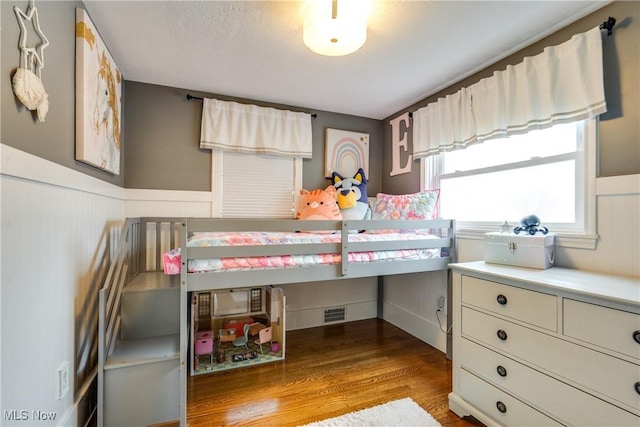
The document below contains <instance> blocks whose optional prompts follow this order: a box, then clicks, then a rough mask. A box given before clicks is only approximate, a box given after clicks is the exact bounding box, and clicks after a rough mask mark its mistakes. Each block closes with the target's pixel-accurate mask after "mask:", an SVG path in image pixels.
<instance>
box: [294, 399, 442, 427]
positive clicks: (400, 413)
mask: <svg viewBox="0 0 640 427" xmlns="http://www.w3.org/2000/svg"><path fill="white" fill-rule="evenodd" d="M342 426H349V427H360V426H379V427H390V426H402V427H414V426H415V427H418V426H421V427H425V426H426V427H441V425H440V423H439V422H437V421H436V420H435V419H434V418H433V417H432V416H431V414H429V413H428V412H427V411H425V410H424V409H422V408H421V407H420V406H418V404H417V403H416V402H414V401H413V400H412V399H411V398H410V397H405V398H404V399H400V400H394V401H392V402H388V403H384V404H382V405H378V406H374V407H372V408H367V409H363V410H361V411H357V412H350V413H348V414H345V415H342V416H340V417H335V418H329V419H326V420H323V421H316V422H314V423H311V424H307V425H306V426H304V427H342Z"/></svg>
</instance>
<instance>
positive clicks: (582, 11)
mask: <svg viewBox="0 0 640 427" xmlns="http://www.w3.org/2000/svg"><path fill="white" fill-rule="evenodd" d="M345 1H346V0H345ZM355 1H357V0H355ZM607 3H608V2H597V1H575V0H571V1H560V0H557V1H538V0H534V1H398V0H393V1H392V0H373V6H372V11H371V14H370V16H369V25H368V38H367V42H366V43H365V45H364V46H363V47H362V48H361V49H360V50H358V51H357V52H355V53H353V54H351V55H347V56H342V57H326V56H321V55H318V54H315V53H312V52H311V51H310V50H308V49H307V48H306V47H305V45H304V44H303V42H302V22H303V12H304V9H305V7H304V6H305V3H304V1H302V0H299V1H96V0H85V5H86V8H87V10H88V12H89V15H90V16H91V18H92V20H93V21H94V24H95V25H96V27H97V28H98V31H99V32H100V34H101V36H102V38H103V40H104V41H105V43H106V45H107V46H108V47H109V50H110V52H111V54H112V56H113V58H114V59H115V61H116V63H117V64H118V66H119V67H120V70H121V71H122V74H123V75H124V78H125V79H126V80H130V81H137V82H143V83H151V84H157V85H162V86H170V87H175V88H183V89H187V90H192V91H201V92H205V93H212V94H220V95H228V96H234V97H240V98H248V99H252V100H259V101H266V102H271V103H277V104H284V105H290V106H296V107H301V108H304V109H308V110H310V111H315V110H324V111H333V112H338V113H344V114H350V115H356V116H362V117H368V118H373V119H383V118H386V117H388V116H390V115H392V114H394V113H396V112H398V111H400V110H402V109H403V108H405V107H407V106H409V105H412V104H413V103H415V102H417V101H419V100H421V99H424V98H425V97H427V96H429V95H431V94H433V93H435V92H437V91H438V90H441V89H444V88H445V87H447V86H449V85H450V84H452V83H455V82H456V81H459V80H461V79H462V78H464V77H466V76H468V75H470V74H472V73H474V72H477V71H479V70H481V69H482V68H484V67H486V66H488V65H490V64H491V63H493V62H495V61H497V60H500V59H502V58H504V57H506V56H508V55H509V54H511V53H514V52H516V51H517V50H519V49H521V48H523V47H525V46H527V45H529V44H531V43H533V42H535V41H537V40H539V39H540V38H542V37H544V36H546V35H548V34H551V33H553V32H555V31H557V30H558V29H560V28H562V27H564V26H566V25H568V24H569V23H571V22H573V21H575V20H577V19H579V18H581V17H583V16H585V15H587V14H589V13H591V12H593V11H594V10H597V9H599V8H600V7H602V6H604V5H606V4H607ZM604 20H606V17H603V21H604Z"/></svg>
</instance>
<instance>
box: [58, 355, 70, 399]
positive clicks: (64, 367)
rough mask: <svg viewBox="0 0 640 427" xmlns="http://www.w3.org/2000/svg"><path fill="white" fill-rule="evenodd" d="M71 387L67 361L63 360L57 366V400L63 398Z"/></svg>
mask: <svg viewBox="0 0 640 427" xmlns="http://www.w3.org/2000/svg"><path fill="white" fill-rule="evenodd" d="M70 388H71V374H70V372H69V362H68V361H66V362H63V363H62V364H61V365H60V366H59V367H58V400H60V399H63V398H64V397H65V396H66V395H67V393H68V392H69V389H70Z"/></svg>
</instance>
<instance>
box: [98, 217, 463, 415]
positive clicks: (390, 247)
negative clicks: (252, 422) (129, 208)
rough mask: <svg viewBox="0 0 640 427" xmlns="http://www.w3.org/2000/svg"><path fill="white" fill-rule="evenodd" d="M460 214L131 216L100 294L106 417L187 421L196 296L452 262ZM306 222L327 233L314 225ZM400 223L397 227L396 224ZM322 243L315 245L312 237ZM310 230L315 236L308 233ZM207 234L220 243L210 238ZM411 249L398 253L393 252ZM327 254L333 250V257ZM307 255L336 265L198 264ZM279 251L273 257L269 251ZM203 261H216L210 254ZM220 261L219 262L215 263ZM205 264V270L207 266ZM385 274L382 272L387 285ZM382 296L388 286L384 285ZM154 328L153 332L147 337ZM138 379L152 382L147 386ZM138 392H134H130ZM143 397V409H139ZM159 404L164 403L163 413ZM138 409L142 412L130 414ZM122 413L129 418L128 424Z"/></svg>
mask: <svg viewBox="0 0 640 427" xmlns="http://www.w3.org/2000/svg"><path fill="white" fill-rule="evenodd" d="M454 227H455V222H454V221H452V220H347V221H300V220H289V219H223V218H187V219H182V218H166V217H143V218H130V219H127V221H126V222H125V224H124V226H123V229H122V232H121V234H120V238H119V243H118V245H117V248H116V250H115V252H114V254H113V259H112V260H111V266H110V268H109V272H108V275H107V279H106V280H105V284H104V287H103V288H102V289H101V290H100V293H99V296H100V302H99V311H100V316H99V319H100V320H99V339H98V341H99V374H98V377H99V379H98V383H99V387H98V419H99V425H118V424H122V423H123V422H124V420H127V421H129V422H131V421H132V420H139V422H135V423H138V424H141V425H143V424H144V425H146V424H153V423H158V422H163V421H167V420H172V419H176V418H177V419H179V421H180V423H181V425H185V424H186V402H187V376H188V370H189V369H188V366H189V354H190V351H192V350H190V348H189V346H190V341H189V340H190V337H189V330H190V329H189V307H190V304H191V298H190V294H193V293H194V292H201V291H215V290H221V289H233V288H249V287H255V286H260V285H280V284H287V283H298V282H322V281H329V280H342V279H350V278H358V277H376V276H377V277H379V278H381V277H384V276H387V275H395V274H404V273H415V272H425V271H448V265H449V263H451V262H454V254H455V250H454V238H453V236H454V231H455V230H454ZM230 230H233V232H234V233H245V232H253V233H257V234H259V235H261V236H273V234H272V233H278V234H279V233H284V235H287V236H291V235H293V236H297V237H301V239H302V240H304V241H300V240H297V241H296V240H295V239H292V240H290V241H288V242H285V241H282V240H280V241H279V240H277V239H275V240H272V243H274V242H275V243H276V244H271V245H263V244H258V243H256V242H253V241H251V240H248V241H244V245H241V246H231V245H227V246H225V245H220V244H218V245H216V246H191V245H190V243H192V244H195V243H194V242H199V243H198V244H202V243H203V241H206V240H207V238H209V237H211V236H210V235H211V234H214V235H215V234H216V233H223V234H228V233H229V231H230ZM308 230H314V231H320V233H316V232H314V233H309V232H306V231H308ZM389 230H392V232H389ZM312 234H314V235H319V237H318V236H316V238H318V239H319V240H320V241H319V242H315V243H308V242H306V241H308V240H310V235H312ZM307 238H309V239H307ZM209 242H210V243H211V242H219V241H216V240H215V239H214V240H209ZM177 248H180V260H179V262H178V266H179V268H178V270H177V272H178V273H179V274H174V275H167V274H165V273H164V267H165V265H164V263H163V257H164V255H165V254H167V253H169V252H171V251H172V250H173V249H177ZM394 253H395V254H404V255H403V256H401V257H392V256H391V255H393V254H394ZM327 254H333V255H331V256H328V257H327V256H326V255H327ZM287 256H293V257H295V256H299V257H302V258H325V259H326V258H329V261H328V263H324V264H312V265H305V266H289V267H288V266H285V265H284V263H283V266H276V265H277V264H274V265H273V266H271V267H269V268H240V267H237V266H236V267H234V268H232V269H226V270H225V269H222V270H218V271H216V270H208V271H196V270H199V269H196V268H192V269H191V271H190V267H189V266H190V265H194V263H195V264H196V265H197V264H198V263H202V260H216V259H217V260H225V259H231V258H237V257H241V258H245V259H247V258H248V259H254V258H258V259H263V258H264V257H274V258H279V257H280V258H282V257H287ZM269 259H272V258H269ZM205 263H209V262H208V261H207V262H205ZM213 264H215V262H213ZM200 270H201V269H200ZM381 282H382V280H381V279H379V280H378V286H379V287H381ZM379 295H380V293H379ZM145 334H147V335H148V336H145ZM131 381H135V382H136V383H137V384H138V385H140V384H145V387H146V388H145V392H144V393H142V395H144V396H145V398H144V402H142V401H140V400H139V399H138V398H137V397H136V396H138V397H139V395H140V393H138V392H137V391H136V392H135V393H134V394H131V393H129V392H127V390H134V388H131V387H130V383H131ZM176 383H177V385H176V386H175V387H174V386H173V384H176ZM132 393H133V392H132ZM132 402H135V408H133V407H131V404H132ZM158 408H163V411H161V412H162V413H160V412H159V411H158ZM132 417H134V418H132ZM121 421H122V422H121Z"/></svg>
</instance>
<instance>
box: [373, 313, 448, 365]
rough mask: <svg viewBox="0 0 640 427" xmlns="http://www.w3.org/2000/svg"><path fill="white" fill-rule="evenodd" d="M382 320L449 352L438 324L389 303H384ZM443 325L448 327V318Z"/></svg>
mask: <svg viewBox="0 0 640 427" xmlns="http://www.w3.org/2000/svg"><path fill="white" fill-rule="evenodd" d="M382 318H383V319H384V320H386V321H387V322H389V323H391V324H393V325H395V326H397V327H399V328H400V329H402V330H404V331H406V332H408V333H410V334H411V335H413V336H414V337H416V338H418V339H420V340H422V341H424V342H426V343H427V344H429V345H430V346H432V347H435V348H437V349H438V350H440V351H441V352H443V353H446V352H447V336H446V334H445V333H444V332H442V331H441V330H440V326H439V325H438V324H437V323H434V322H432V321H430V320H428V319H425V318H424V317H420V316H418V315H416V314H415V313H411V312H408V311H407V310H405V309H403V308H401V307H398V306H396V305H393V304H390V303H388V302H384V303H383V316H382ZM442 323H443V324H444V325H446V323H447V320H446V317H443V318H442Z"/></svg>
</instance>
